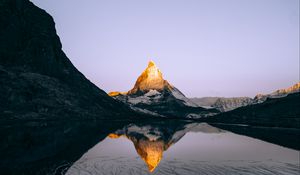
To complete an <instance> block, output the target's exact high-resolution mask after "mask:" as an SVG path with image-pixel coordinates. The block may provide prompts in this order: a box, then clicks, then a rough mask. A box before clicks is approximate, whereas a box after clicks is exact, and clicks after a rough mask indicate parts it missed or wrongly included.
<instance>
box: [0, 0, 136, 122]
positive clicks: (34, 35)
mask: <svg viewBox="0 0 300 175" xmlns="http://www.w3.org/2000/svg"><path fill="white" fill-rule="evenodd" d="M0 113H1V119H7V118H9V119H35V118H43V119H44V118H47V119H50V118H64V119H65V117H70V118H71V119H75V118H90V117H92V118H98V119H99V118H120V117H121V115H124V114H126V113H128V114H130V113H131V111H130V110H129V109H128V108H127V107H125V106H124V105H123V104H122V103H119V102H117V101H115V100H113V99H112V98H110V97H109V96H108V95H107V94H106V93H105V92H104V91H102V90H100V89H99V88H97V87H96V86H95V85H94V84H92V83H91V82H90V81H89V80H87V79H86V78H85V77H84V76H83V75H82V74H81V73H80V72H79V71H78V70H77V69H76V68H75V67H74V66H73V65H72V63H71V62H70V60H69V59H68V58H67V57H66V55H65V54H64V52H63V51H62V45H61V43H60V40H59V37H58V36H57V34H56V31H55V24H54V21H53V19H52V17H51V16H50V15H48V14H47V13H46V12H45V11H44V10H42V9H40V8H38V7H36V6H34V5H33V4H32V3H31V2H29V1H28V0H1V1H0Z"/></svg>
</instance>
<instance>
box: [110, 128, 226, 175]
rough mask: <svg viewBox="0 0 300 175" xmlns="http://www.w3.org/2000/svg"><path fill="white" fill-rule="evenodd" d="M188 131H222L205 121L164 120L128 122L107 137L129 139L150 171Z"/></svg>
mask: <svg viewBox="0 0 300 175" xmlns="http://www.w3.org/2000/svg"><path fill="white" fill-rule="evenodd" d="M188 132H203V133H220V132H223V131H222V130H220V129H218V128H215V127H212V126H210V125H208V124H206V123H188V124H183V123H181V122H169V123H168V122H166V123H163V124H145V125H135V124H130V125H127V126H125V127H124V128H123V129H121V130H117V131H116V132H115V133H112V134H109V135H108V137H109V138H112V139H117V138H119V137H121V136H123V137H126V138H128V139H129V140H131V141H132V142H133V144H134V147H135V149H136V151H137V153H138V155H139V156H140V157H141V158H142V159H143V161H144V162H145V163H146V164H147V166H148V169H149V171H150V172H152V171H154V169H155V168H156V167H157V166H158V164H159V162H160V161H161V159H162V156H163V152H164V151H166V150H167V149H168V148H169V147H170V146H171V145H174V144H175V143H177V142H178V141H179V140H180V139H181V138H182V137H183V136H184V135H185V134H186V133H188Z"/></svg>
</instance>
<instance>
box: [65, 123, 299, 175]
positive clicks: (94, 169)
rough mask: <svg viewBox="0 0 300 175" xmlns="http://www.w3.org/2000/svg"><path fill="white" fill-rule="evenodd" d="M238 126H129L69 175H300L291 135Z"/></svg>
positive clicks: (110, 136)
mask: <svg viewBox="0 0 300 175" xmlns="http://www.w3.org/2000/svg"><path fill="white" fill-rule="evenodd" d="M216 126H218V127H216ZM235 127H242V128H243V129H240V131H243V132H236V131H237V130H236V129H235V130H234V131H235V133H233V132H231V131H230V128H231V127H228V126H226V127H224V126H223V127H222V126H221V125H214V126H213V125H210V124H207V123H188V122H157V123H150V124H149V123H132V124H127V125H126V126H124V127H121V128H120V129H116V130H115V131H112V132H111V133H109V134H108V135H107V136H106V138H105V139H103V140H101V141H99V143H98V144H96V145H95V146H93V147H92V148H91V149H89V150H88V151H87V152H86V153H85V154H83V155H82V157H81V158H80V159H78V160H77V161H76V162H75V163H74V164H73V165H72V166H71V167H70V168H69V169H68V171H67V173H66V174H68V175H73V174H83V175H88V174H104V175H109V174H122V175H126V174H132V175H135V174H137V175H139V174H152V175H156V174H179V175H194V174H264V175H267V174H284V175H286V174H294V175H296V174H300V170H299V151H298V150H297V149H296V148H297V147H295V144H288V143H289V142H290V141H289V140H287V141H286V140H285V139H289V137H288V136H287V137H285V136H282V135H280V134H276V132H280V133H287V134H286V135H290V134H288V132H289V131H285V130H278V128H277V129H273V130H272V129H268V130H266V129H265V130H262V128H254V129H253V128H252V129H253V130H255V131H263V132H264V135H266V133H268V135H270V136H271V137H264V138H263V140H261V139H262V138H260V139H258V137H255V134H253V133H254V132H252V131H251V132H246V130H247V128H248V129H249V127H247V126H235ZM220 128H223V129H220ZM224 128H226V130H224ZM247 131H248V130H247ZM275 131H276V132H275ZM236 133H245V135H240V134H236ZM246 133H248V134H246ZM249 133H251V134H249ZM247 135H248V136H247ZM259 135H262V134H259ZM276 135H277V137H276ZM249 136H251V137H249ZM274 136H275V138H274ZM281 138H282V139H281ZM283 138H284V139H283ZM264 140H268V141H269V142H266V141H264ZM291 140H292V141H294V142H298V141H299V140H298V139H297V138H296V137H293V139H291ZM271 142H272V143H271ZM287 142H288V143H287ZM274 143H275V144H274ZM280 145H284V147H283V146H280ZM297 145H298V144H297Z"/></svg>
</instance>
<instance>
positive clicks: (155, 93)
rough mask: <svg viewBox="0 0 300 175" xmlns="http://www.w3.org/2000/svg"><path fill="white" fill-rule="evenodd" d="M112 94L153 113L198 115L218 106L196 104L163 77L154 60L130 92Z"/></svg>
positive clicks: (214, 112) (206, 113)
mask: <svg viewBox="0 0 300 175" xmlns="http://www.w3.org/2000/svg"><path fill="white" fill-rule="evenodd" d="M109 95H110V96H112V97H114V98H115V99H117V100H119V101H122V102H124V103H126V104H129V105H130V106H131V107H132V108H133V109H135V110H138V111H144V112H148V113H151V114H156V115H159V116H166V117H176V118H185V117H188V118H198V117H206V116H210V115H214V114H216V113H217V112H218V111H217V110H215V109H205V108H202V107H199V106H198V105H197V104H195V103H193V102H192V101H191V100H190V99H188V98H187V97H185V95H184V94H183V93H182V92H180V91H179V90H178V89H177V88H176V87H174V86H173V85H171V84H170V83H169V82H168V81H167V80H164V79H163V76H162V73H161V71H160V70H159V69H158V68H157V66H156V64H155V63H154V62H153V61H150V62H149V63H148V66H147V68H146V69H145V70H144V71H143V72H142V74H141V75H140V76H139V77H138V79H137V80H136V83H135V85H134V87H133V88H132V89H131V90H129V91H128V92H110V93H109Z"/></svg>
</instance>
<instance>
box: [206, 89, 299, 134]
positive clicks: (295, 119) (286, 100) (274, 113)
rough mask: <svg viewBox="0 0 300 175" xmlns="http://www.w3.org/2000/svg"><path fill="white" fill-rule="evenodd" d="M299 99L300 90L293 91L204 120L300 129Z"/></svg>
mask: <svg viewBox="0 0 300 175" xmlns="http://www.w3.org/2000/svg"><path fill="white" fill-rule="evenodd" d="M299 99H300V93H299V92H296V93H291V94H288V95H287V96H285V97H281V98H267V99H266V100H265V101H264V102H262V103H257V104H252V105H249V106H244V107H240V108H237V109H235V110H232V111H229V112H224V113H220V114H218V115H216V116H212V117H210V118H207V119H206V120H204V121H205V122H213V123H230V124H244V125H251V126H265V127H283V128H298V129H300V118H299V116H300V109H299V106H300V100H299Z"/></svg>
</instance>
